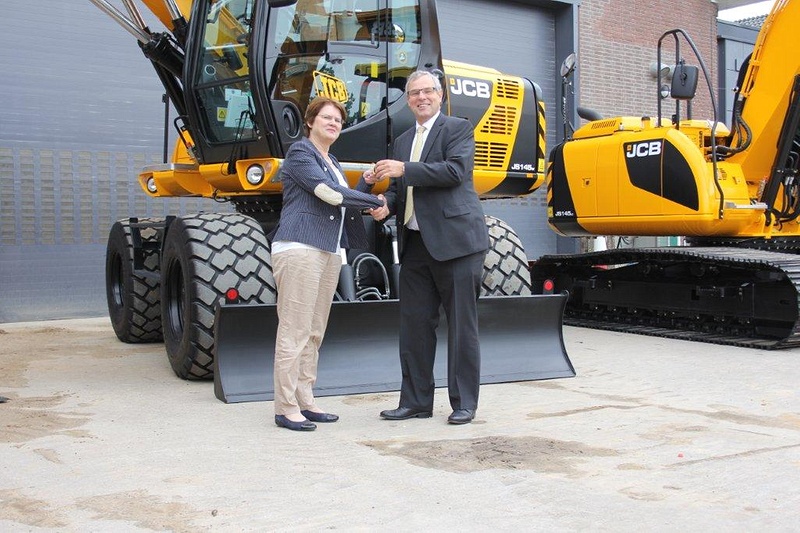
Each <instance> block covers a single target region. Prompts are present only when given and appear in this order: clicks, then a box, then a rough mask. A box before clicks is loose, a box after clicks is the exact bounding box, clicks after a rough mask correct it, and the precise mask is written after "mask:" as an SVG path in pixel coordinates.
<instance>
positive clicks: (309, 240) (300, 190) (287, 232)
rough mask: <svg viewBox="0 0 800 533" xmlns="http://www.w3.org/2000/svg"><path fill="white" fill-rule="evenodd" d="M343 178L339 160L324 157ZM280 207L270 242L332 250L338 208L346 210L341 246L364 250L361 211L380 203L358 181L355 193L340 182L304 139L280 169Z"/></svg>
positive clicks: (336, 246) (338, 220)
mask: <svg viewBox="0 0 800 533" xmlns="http://www.w3.org/2000/svg"><path fill="white" fill-rule="evenodd" d="M328 155H329V157H330V158H331V161H333V164H334V165H335V166H336V168H337V169H338V170H339V172H341V173H342V176H344V171H343V170H342V167H341V165H339V161H337V160H336V158H335V157H333V155H332V154H330V153H329V154H328ZM280 177H281V183H282V185H283V207H282V208H281V217H280V221H279V222H278V225H277V227H276V228H275V229H273V230H272V231H271V232H270V234H269V240H270V241H290V242H300V243H304V244H308V245H310V246H314V247H316V248H319V249H321V250H327V251H329V252H337V251H338V250H339V245H340V243H339V242H338V241H337V237H338V236H339V226H340V224H341V222H342V209H341V208H342V207H345V208H347V209H346V211H345V221H344V229H343V231H342V240H341V246H342V247H344V248H367V246H368V244H367V237H366V232H365V230H364V221H363V220H362V219H361V210H362V209H367V208H373V207H380V206H382V205H383V203H382V202H381V201H380V200H378V198H377V197H375V196H373V195H371V194H368V193H366V192H360V191H366V190H368V189H369V186H368V185H367V184H366V183H365V182H364V180H363V178H362V179H361V181H359V183H358V185H357V186H356V189H355V190H353V189H350V188H349V187H344V186H342V185H341V184H339V180H338V179H337V178H336V176H335V175H334V174H333V172H332V171H331V169H330V168H328V164H327V163H326V161H325V160H324V159H323V158H322V154H320V153H319V150H317V148H316V146H314V144H313V143H312V142H311V141H310V140H309V139H308V138H303V139H301V140H300V141H298V142H296V143H294V144H293V145H292V146H291V147H290V148H289V150H288V152H287V153H286V159H285V160H284V162H283V166H282V167H281V174H280Z"/></svg>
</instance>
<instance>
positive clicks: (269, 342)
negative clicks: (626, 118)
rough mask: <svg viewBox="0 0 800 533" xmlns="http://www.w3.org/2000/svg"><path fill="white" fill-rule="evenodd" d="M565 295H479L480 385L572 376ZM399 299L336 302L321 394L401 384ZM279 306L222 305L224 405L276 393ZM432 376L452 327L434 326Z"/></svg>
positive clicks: (218, 322) (219, 371)
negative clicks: (274, 372) (564, 327)
mask: <svg viewBox="0 0 800 533" xmlns="http://www.w3.org/2000/svg"><path fill="white" fill-rule="evenodd" d="M566 301H567V296H566V294H555V295H534V296H493V297H484V298H481V299H479V300H478V312H479V320H480V343H481V383H482V384H487V383H507V382H512V381H531V380H540V379H553V378H565V377H574V376H575V370H574V368H573V367H572V363H571V362H570V360H569V357H568V356H567V353H566V350H565V348H564V339H563V336H562V329H561V326H562V317H563V313H564V307H565V305H566ZM399 316H400V312H399V302H398V301H397V300H383V301H366V302H334V303H333V306H332V308H331V313H330V319H329V321H328V328H327V331H326V333H325V339H324V341H323V343H322V347H321V348H320V354H319V366H318V372H317V383H316V385H315V386H314V394H315V395H316V396H338V395H344V394H361V393H374V392H386V391H397V390H400V378H401V376H400V360H399V356H398V333H399V332H398V323H399ZM277 324H278V317H277V313H276V307H275V305H274V304H258V305H245V304H223V305H221V306H220V307H219V308H218V309H217V314H216V319H215V326H214V334H215V345H216V348H215V354H214V394H215V395H216V397H217V398H218V399H219V400H222V401H223V402H225V403H238V402H253V401H267V400H272V399H273V377H272V368H273V356H274V352H275V332H276V329H277ZM437 335H438V342H437V349H436V362H435V365H434V377H435V380H436V386H437V387H442V386H446V385H447V327H446V322H445V319H444V318H443V319H442V322H441V323H440V324H439V328H438V329H437Z"/></svg>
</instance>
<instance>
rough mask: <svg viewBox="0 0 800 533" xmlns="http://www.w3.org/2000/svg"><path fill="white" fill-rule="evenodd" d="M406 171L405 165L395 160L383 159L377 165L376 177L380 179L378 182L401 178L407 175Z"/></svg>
mask: <svg viewBox="0 0 800 533" xmlns="http://www.w3.org/2000/svg"><path fill="white" fill-rule="evenodd" d="M405 170H406V165H405V163H403V162H402V161H396V160H394V159H381V160H380V161H378V162H377V163H375V175H376V176H377V177H378V181H381V180H385V179H386V178H399V177H401V176H402V175H403V174H404V173H405Z"/></svg>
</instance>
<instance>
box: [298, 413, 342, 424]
mask: <svg viewBox="0 0 800 533" xmlns="http://www.w3.org/2000/svg"><path fill="white" fill-rule="evenodd" d="M300 414H301V415H303V416H304V417H306V418H308V419H309V420H311V421H312V422H323V423H324V422H336V421H337V420H339V415H334V414H331V413H315V412H314V411H306V410H303V411H300Z"/></svg>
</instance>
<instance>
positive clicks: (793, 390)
mask: <svg viewBox="0 0 800 533" xmlns="http://www.w3.org/2000/svg"><path fill="white" fill-rule="evenodd" d="M564 337H565V344H566V346H567V351H568V353H569V355H570V358H571V360H572V362H573V364H574V365H575V369H576V371H577V373H578V375H577V377H575V378H571V379H560V380H553V381H539V382H523V383H510V384H502V385H489V386H484V387H483V388H482V390H481V404H480V409H479V411H478V416H477V418H476V420H475V421H474V423H472V424H469V425H465V426H452V425H448V424H447V423H446V417H447V415H448V414H449V412H450V411H449V408H448V406H447V394H446V391H445V390H442V389H440V390H438V391H437V401H436V409H435V412H434V417H433V418H432V419H427V420H410V421H402V422H389V421H383V420H380V419H379V418H378V412H379V411H381V410H382V409H387V408H393V407H395V406H396V405H397V399H398V395H397V393H384V394H365V395H358V396H340V397H328V398H322V399H321V400H320V405H321V406H322V407H323V408H325V409H327V410H329V411H331V412H334V413H338V414H339V415H340V416H341V420H340V421H339V422H338V423H335V424H327V425H320V427H319V428H318V429H317V431H315V432H313V433H295V432H291V431H288V430H285V429H281V428H278V427H276V426H275V425H274V423H273V421H272V415H273V413H272V404H271V402H261V403H242V404H224V403H222V402H220V401H218V400H217V399H216V398H215V397H214V393H213V384H212V383H210V382H202V383H197V382H186V381H182V380H180V379H178V378H176V377H175V375H174V374H173V373H172V370H171V369H170V367H169V364H168V362H167V359H166V356H165V355H164V351H163V350H164V347H163V345H161V344H151V345H126V344H122V343H120V342H118V341H117V340H116V337H115V336H114V334H113V332H112V330H111V327H110V324H109V323H108V321H107V320H106V319H89V320H68V321H56V322H38V323H26V324H0V396H4V397H6V398H8V401H7V402H5V403H0V531H3V532H16V531H67V532H72V531H80V532H84V531H98V532H106V531H112V532H116V531H176V532H196V531H209V530H210V531H270V530H280V531H319V530H329V529H338V530H346V531H420V530H425V531H488V530H497V531H519V530H529V531H614V532H625V531H631V532H633V531H636V532H639V531H690V530H696V531H759V532H762V531H798V530H800V394H798V384H800V350H798V349H795V350H787V351H776V352H769V351H759V350H752V349H744V348H733V347H721V346H716V345H711V344H701V343H692V342H686V341H677V340H666V339H660V338H654V337H645V336H637V335H628V334H621V333H614V332H606V331H595V330H588V329H580V328H571V327H565V329H564ZM398 373H399V365H398Z"/></svg>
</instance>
